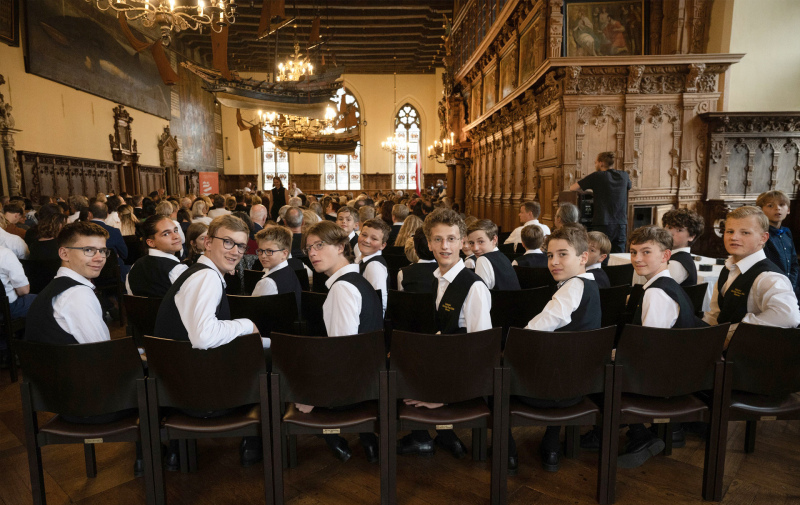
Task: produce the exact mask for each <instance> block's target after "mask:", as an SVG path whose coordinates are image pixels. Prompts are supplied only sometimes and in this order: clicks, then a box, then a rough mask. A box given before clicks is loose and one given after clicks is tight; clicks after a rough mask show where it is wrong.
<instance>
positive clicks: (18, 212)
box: [3, 201, 25, 240]
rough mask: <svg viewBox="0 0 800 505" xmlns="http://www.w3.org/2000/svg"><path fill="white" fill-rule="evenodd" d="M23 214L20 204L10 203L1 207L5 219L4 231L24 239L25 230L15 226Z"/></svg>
mask: <svg viewBox="0 0 800 505" xmlns="http://www.w3.org/2000/svg"><path fill="white" fill-rule="evenodd" d="M24 214H25V210H24V209H23V204H22V202H16V201H11V202H9V203H8V204H6V205H5V206H4V207H3V217H5V218H6V222H7V223H8V224H7V225H6V231H7V232H8V233H13V234H14V235H16V236H18V237H19V238H21V239H23V240H24V239H25V230H24V229H22V228H20V227H19V226H17V223H19V222H21V221H22V218H23V216H24Z"/></svg>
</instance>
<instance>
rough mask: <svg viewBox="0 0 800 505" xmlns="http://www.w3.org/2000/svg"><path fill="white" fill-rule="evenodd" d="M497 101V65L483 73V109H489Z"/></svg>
mask: <svg viewBox="0 0 800 505" xmlns="http://www.w3.org/2000/svg"><path fill="white" fill-rule="evenodd" d="M496 103H497V67H492V68H490V69H489V70H487V71H486V72H485V73H484V74H483V110H484V111H487V110H489V109H491V108H492V107H494V104H496Z"/></svg>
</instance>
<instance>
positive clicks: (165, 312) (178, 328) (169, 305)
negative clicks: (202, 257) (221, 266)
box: [153, 263, 231, 341]
mask: <svg viewBox="0 0 800 505" xmlns="http://www.w3.org/2000/svg"><path fill="white" fill-rule="evenodd" d="M205 268H208V269H210V268H211V267H208V266H206V265H204V264H202V263H195V264H194V265H192V266H191V267H189V269H188V270H186V271H185V272H183V273H182V274H181V276H180V277H178V279H177V280H176V281H175V284H173V285H172V286H170V288H169V290H167V294H166V295H164V299H163V300H162V301H161V306H160V307H159V308H158V316H157V317H156V327H155V330H154V331H153V333H155V335H154V336H155V337H158V338H168V339H170V340H185V341H188V340H189V332H188V331H186V327H185V326H184V325H183V321H182V320H181V314H180V312H178V306H177V305H175V295H176V294H178V291H180V290H181V287H182V286H183V283H184V282H186V279H188V278H189V277H191V276H192V275H194V274H195V273H197V272H199V271H200V270H203V269H205ZM219 282H220V284H222V280H220V281H219ZM215 314H216V317H217V319H218V320H220V321H229V320H230V319H231V309H230V307H229V306H228V297H227V296H226V295H225V288H224V286H223V288H222V299H220V301H219V304H218V305H217V310H216V313H215Z"/></svg>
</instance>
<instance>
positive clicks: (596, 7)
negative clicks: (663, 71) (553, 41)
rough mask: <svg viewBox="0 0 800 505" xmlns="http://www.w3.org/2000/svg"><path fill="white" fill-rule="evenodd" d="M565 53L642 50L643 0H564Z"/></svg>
mask: <svg viewBox="0 0 800 505" xmlns="http://www.w3.org/2000/svg"><path fill="white" fill-rule="evenodd" d="M565 9H566V22H565V23H564V31H565V33H564V46H565V48H564V49H565V51H564V53H565V54H566V55H567V56H581V57H583V56H623V55H643V54H645V47H644V46H645V40H646V39H645V23H644V21H645V20H646V19H647V12H646V4H645V1H644V0H610V1H604V2H598V1H586V0H567V1H566V6H565Z"/></svg>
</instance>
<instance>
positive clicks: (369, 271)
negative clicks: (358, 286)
mask: <svg viewBox="0 0 800 505" xmlns="http://www.w3.org/2000/svg"><path fill="white" fill-rule="evenodd" d="M390 232H391V229H390V228H389V226H387V224H386V223H384V222H383V221H382V220H380V219H370V220H369V221H367V222H366V223H364V224H363V226H361V233H360V234H359V235H358V256H357V257H356V263H357V264H358V265H359V272H361V275H363V276H364V278H365V279H367V280H368V281H369V283H370V284H371V285H372V287H373V288H374V289H375V290H376V291H380V292H381V300H382V303H381V306H382V307H383V313H384V314H385V313H386V300H387V298H388V296H389V266H388V265H387V264H386V260H385V259H384V257H383V254H382V253H383V250H384V249H385V248H386V241H387V240H388V239H389V233H390Z"/></svg>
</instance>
